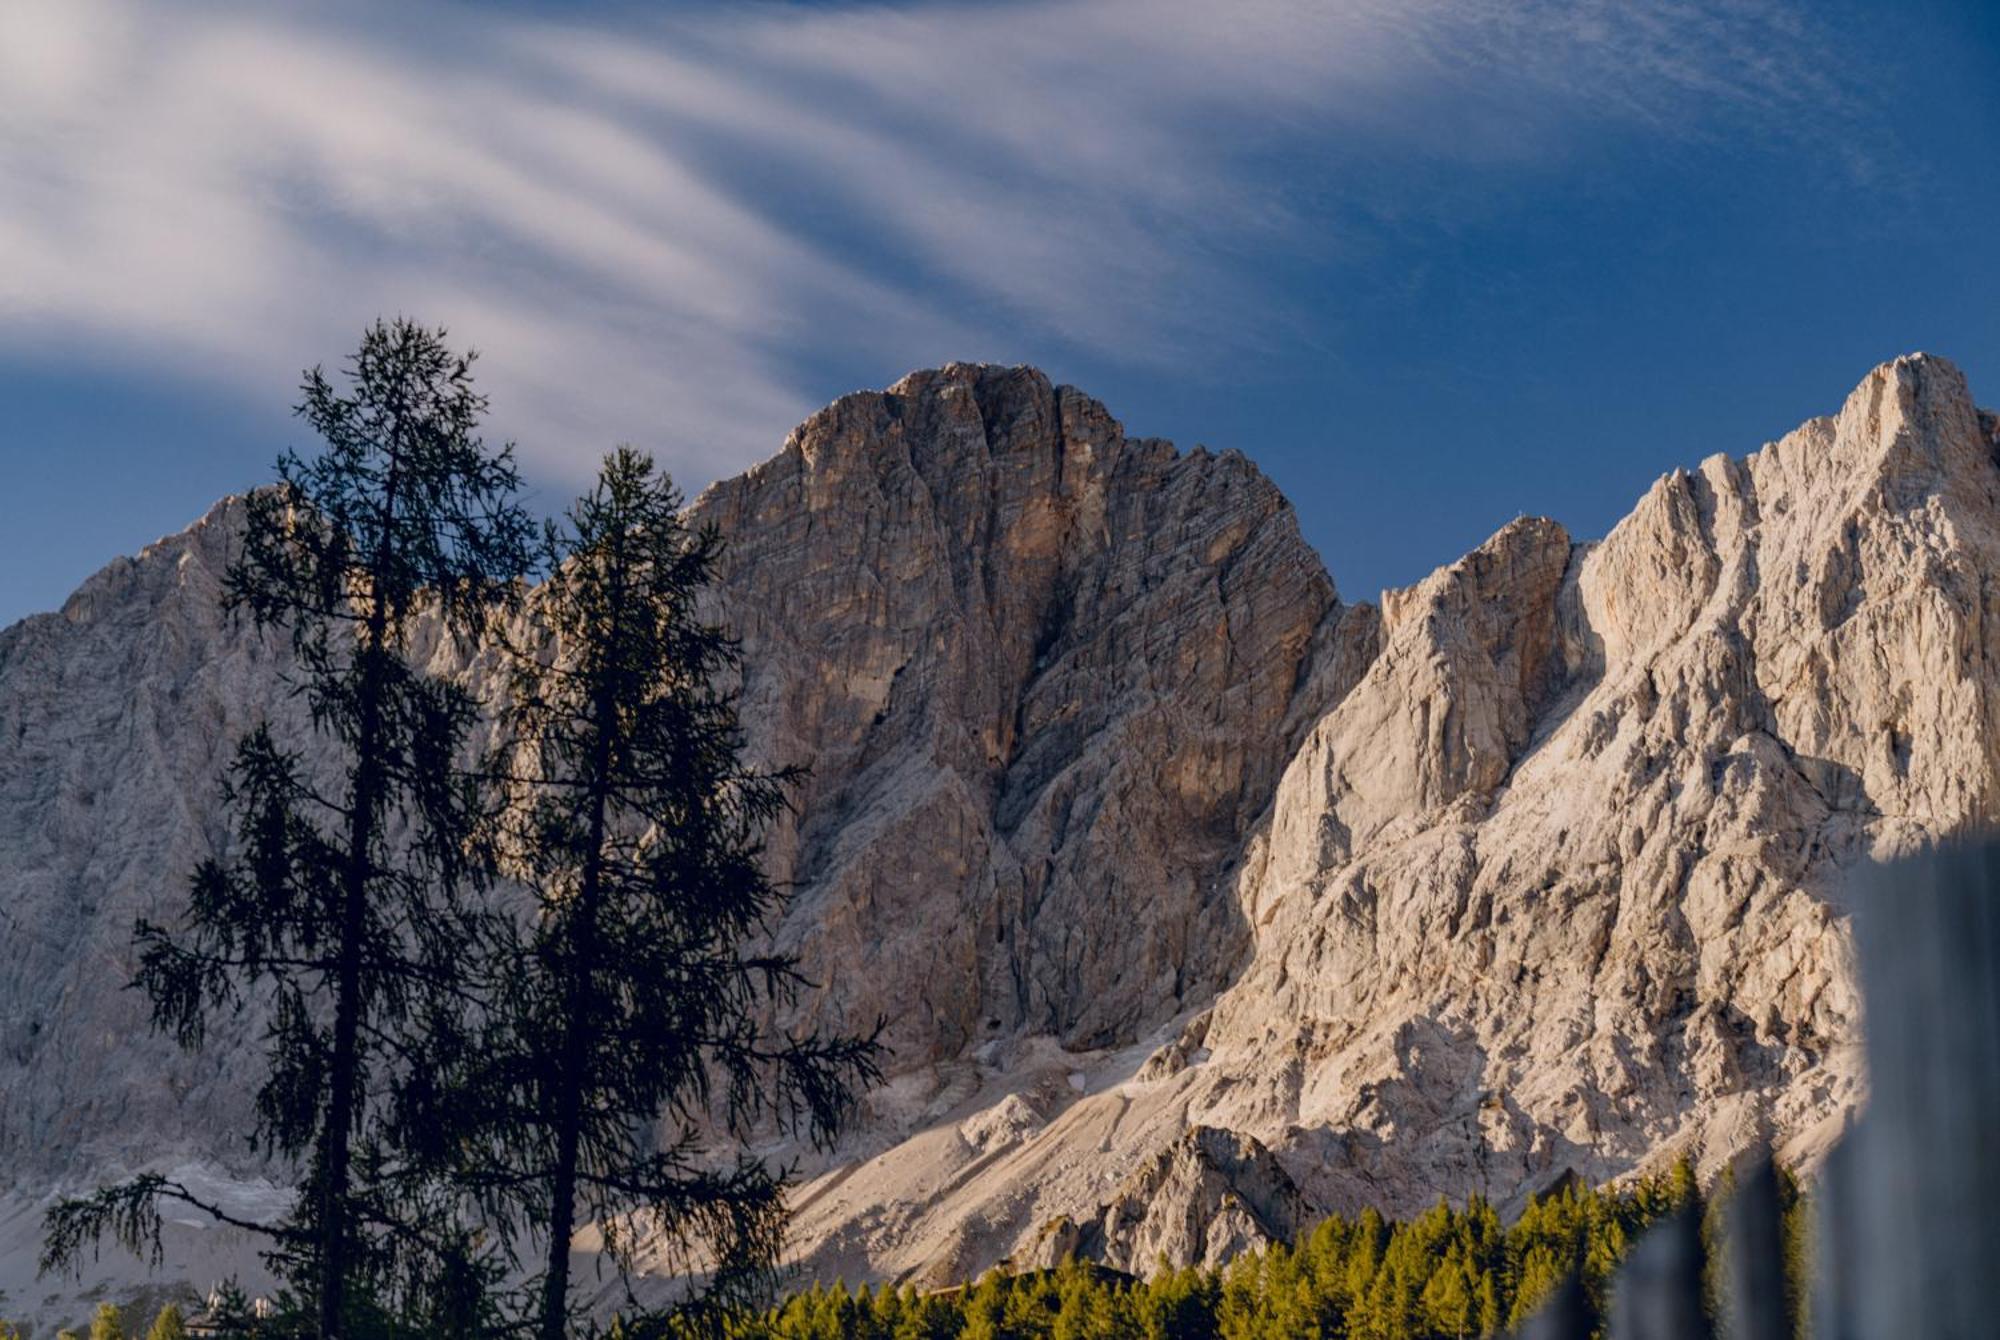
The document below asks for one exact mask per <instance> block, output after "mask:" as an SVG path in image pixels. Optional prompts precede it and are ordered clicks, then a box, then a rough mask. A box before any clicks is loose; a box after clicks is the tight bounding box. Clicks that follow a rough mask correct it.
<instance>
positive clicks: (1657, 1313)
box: [1610, 1204, 1789, 1340]
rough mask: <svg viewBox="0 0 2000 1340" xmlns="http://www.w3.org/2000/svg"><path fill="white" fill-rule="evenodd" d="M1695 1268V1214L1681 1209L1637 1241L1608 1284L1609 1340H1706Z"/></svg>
mask: <svg viewBox="0 0 2000 1340" xmlns="http://www.w3.org/2000/svg"><path fill="white" fill-rule="evenodd" d="M1701 1266H1702V1246H1701V1212H1700V1210H1699V1209H1697V1208H1696V1207H1695V1206H1694V1205H1692V1204H1689V1205H1683V1206H1682V1207H1681V1208H1680V1209H1678V1210H1676V1211H1675V1212H1674V1213H1673V1214H1672V1215H1671V1216H1669V1217H1668V1218H1666V1219H1663V1220H1661V1221H1660V1222H1659V1223H1657V1224H1655V1225H1654V1226H1653V1227H1652V1228H1651V1229H1649V1230H1648V1231H1647V1232H1646V1234H1645V1236H1644V1237H1642V1238H1640V1239H1639V1241H1638V1243H1637V1244H1636V1245H1634V1246H1633V1248H1632V1251H1631V1253H1630V1254H1629V1255H1628V1256H1626V1258H1625V1264H1624V1265H1623V1266H1622V1267H1621V1268H1620V1269H1619V1271H1618V1275H1617V1278H1616V1279H1614V1280H1613V1281H1612V1283H1611V1318H1610V1322H1611V1325H1610V1334H1611V1340H1710V1338H1711V1336H1712V1334H1713V1332H1712V1330H1711V1328H1710V1327H1709V1324H1708V1314H1707V1313H1705V1312H1703V1311H1702V1307H1701ZM1787 1340H1789V1337H1787Z"/></svg>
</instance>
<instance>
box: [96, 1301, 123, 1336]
mask: <svg viewBox="0 0 2000 1340" xmlns="http://www.w3.org/2000/svg"><path fill="white" fill-rule="evenodd" d="M90 1340H125V1316H124V1314H123V1313H121V1312H120V1311H119V1310H118V1309H117V1308H116V1307H114V1306H113V1305H112V1304H110V1303H99V1304H98V1305H97V1311H96V1312H93V1313H92V1314H91V1317H90Z"/></svg>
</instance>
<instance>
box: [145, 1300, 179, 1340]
mask: <svg viewBox="0 0 2000 1340" xmlns="http://www.w3.org/2000/svg"><path fill="white" fill-rule="evenodd" d="M187 1333H188V1332H187V1321H186V1320H185V1319H184V1318H183V1317H182V1316H181V1310H180V1307H179V1306H178V1305H177V1304H174V1303H168V1304H167V1305H166V1306H165V1307H163V1308H161V1309H160V1310H159V1312H158V1313H156V1314H155V1315H154V1317H153V1324H152V1325H151V1326H150V1327H148V1328H147V1330H146V1340H187Z"/></svg>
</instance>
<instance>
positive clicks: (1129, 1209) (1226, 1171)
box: [1013, 1126, 1306, 1272]
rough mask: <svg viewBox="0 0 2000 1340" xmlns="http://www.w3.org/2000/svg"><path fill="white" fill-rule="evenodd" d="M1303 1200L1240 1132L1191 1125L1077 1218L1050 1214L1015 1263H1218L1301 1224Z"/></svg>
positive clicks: (1286, 1237) (1128, 1266)
mask: <svg viewBox="0 0 2000 1340" xmlns="http://www.w3.org/2000/svg"><path fill="white" fill-rule="evenodd" d="M1304 1210H1305V1206H1304V1201H1303V1200H1302V1198H1301V1197H1300V1196H1299V1190H1298V1188H1297V1187H1296V1186H1294V1185H1293V1184H1292V1179H1291V1178H1290V1177H1289V1176H1287V1175H1286V1173H1285V1170H1284V1169H1283V1168H1282V1167H1281V1166H1279V1164H1278V1161H1277V1160H1276V1159H1275V1158H1273V1157H1272V1156H1271V1152H1270V1151H1269V1150H1267V1149H1265V1148H1264V1146H1263V1145H1261V1144H1259V1143H1258V1142H1257V1141H1256V1140H1254V1139H1252V1138H1250V1137H1249V1136H1247V1135H1242V1134H1239V1133H1237V1132H1235V1131H1222V1130H1217V1129H1215V1128H1214V1127H1212V1126H1196V1127H1193V1128H1191V1129H1189V1130H1188V1131H1187V1132H1186V1133H1185V1134H1183V1135H1182V1136H1181V1138H1180V1139H1178V1140H1176V1141H1174V1142H1173V1143H1172V1144H1170V1145H1168V1146H1167V1147H1166V1148H1165V1149H1162V1150H1161V1151H1160V1152H1159V1153H1158V1154H1156V1155H1154V1156H1153V1158H1152V1159H1151V1160H1150V1161H1149V1162H1147V1163H1145V1164H1143V1165H1142V1166H1141V1167H1140V1168H1138V1169H1137V1170H1136V1171H1135V1172H1133V1174H1132V1175H1131V1176H1130V1177H1127V1178H1126V1179H1125V1181H1124V1183H1123V1184H1121V1185H1120V1186H1119V1188H1118V1190H1117V1191H1115V1192H1114V1193H1113V1194H1112V1197H1111V1199H1110V1200H1109V1201H1108V1202H1106V1203H1105V1204H1103V1205H1100V1206H1098V1207H1097V1209H1096V1211H1095V1212H1094V1213H1092V1214H1091V1215H1090V1216H1089V1217H1088V1218H1086V1219H1084V1220H1083V1221H1081V1222H1079V1221H1077V1220H1075V1219H1071V1218H1069V1217H1068V1216H1067V1215H1064V1216H1061V1217H1059V1218H1056V1219H1053V1220H1051V1221H1050V1222H1049V1223H1048V1224H1046V1225H1044V1226H1043V1228H1042V1231H1041V1232H1040V1233H1039V1234H1037V1235H1036V1237H1035V1239H1034V1241H1033V1242H1032V1243H1030V1244H1029V1246H1028V1249H1027V1251H1026V1252H1025V1253H1024V1254H1023V1255H1022V1256H1021V1257H1020V1258H1017V1259H1016V1260H1015V1262H1014V1263H1013V1264H1014V1265H1016V1266H1017V1267H1020V1268H1030V1267H1039V1268H1046V1267H1050V1266H1055V1265H1058V1264H1060V1263H1061V1262H1062V1261H1064V1260H1065V1259H1067V1258H1069V1257H1078V1258H1080V1259H1083V1260H1089V1261H1099V1262H1102V1263H1103V1264H1105V1265H1109V1266H1113V1267H1116V1268H1118V1269H1120V1270H1127V1271H1133V1272H1144V1271H1149V1270H1152V1269H1154V1268H1156V1267H1157V1266H1158V1264H1159V1263H1160V1262H1161V1261H1170V1262H1174V1263H1176V1264H1193V1265H1203V1266H1217V1265H1221V1264H1222V1263H1224V1262H1226V1261H1228V1260H1230V1259H1231V1258H1233V1257H1235V1256H1237V1255H1239V1254H1240V1253H1242V1252H1246V1251H1252V1250H1255V1249H1257V1248H1261V1247H1268V1246H1270V1245H1271V1244H1273V1243H1277V1242H1289V1241H1291V1240H1292V1238H1293V1237H1294V1236H1295V1235H1296V1234H1297V1233H1298V1231H1299V1229H1300V1228H1302V1227H1305V1226H1306V1225H1305V1214H1304Z"/></svg>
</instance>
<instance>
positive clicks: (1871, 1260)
mask: <svg viewBox="0 0 2000 1340" xmlns="http://www.w3.org/2000/svg"><path fill="white" fill-rule="evenodd" d="M1855 895H1856V896H1855V903H1854V939H1855V947H1856V949H1857V951H1858V953H1859V956H1860V964H1861V988H1862V999H1863V1001H1864V1002H1865V1007H1866V1010H1867V1017H1866V1026H1865V1028H1864V1032H1865V1034H1866V1037H1867V1046H1868V1075H1869V1082H1868V1087H1869V1097H1868V1108H1867V1112H1866V1114H1865V1115H1864V1116H1863V1118H1862V1120H1861V1122H1860V1124H1859V1126H1858V1127H1857V1129H1856V1130H1855V1131H1854V1132H1853V1133H1852V1134H1851V1135H1850V1137H1849V1138H1850V1140H1851V1141H1853V1148H1852V1149H1851V1150H1849V1151H1848V1152H1847V1153H1848V1157H1847V1158H1846V1159H1845V1160H1844V1161H1843V1162H1842V1163H1841V1164H1838V1165H1836V1171H1838V1172H1839V1173H1841V1174H1842V1175H1844V1176H1845V1177H1846V1178H1847V1179H1848V1180H1847V1185H1845V1186H1844V1187H1840V1188H1837V1189H1836V1190H1835V1192H1834V1195H1833V1197H1832V1202H1833V1203H1834V1204H1837V1205H1838V1206H1839V1212H1840V1213H1841V1214H1842V1215H1843V1216H1845V1217H1846V1219H1847V1223H1846V1226H1845V1227H1844V1228H1841V1229H1840V1230H1839V1232H1840V1233H1841V1234H1842V1235H1843V1236H1844V1237H1845V1239H1846V1241H1845V1242H1844V1243H1843V1244H1842V1249H1843V1250H1844V1251H1845V1252H1846V1255H1845V1256H1844V1258H1843V1259H1840V1260H1838V1261H1837V1262H1829V1263H1828V1264H1829V1266H1836V1265H1837V1267H1838V1268H1840V1269H1842V1270H1843V1271H1845V1272H1846V1278H1844V1279H1842V1280H1839V1281H1836V1282H1835V1283H1834V1285H1833V1287H1832V1289H1831V1290H1830V1291H1829V1292H1830V1294H1831V1296H1832V1297H1833V1298H1834V1299H1835V1300H1837V1302H1836V1305H1838V1306H1845V1307H1849V1308H1851V1309H1852V1312H1851V1315H1850V1316H1849V1317H1848V1318H1847V1319H1844V1320H1843V1319H1838V1318H1829V1319H1828V1320H1830V1321H1832V1323H1833V1325H1834V1327H1835V1328H1838V1330H1837V1333H1852V1334H1856V1335H1863V1336H1900V1335H1907V1336H1924V1337H1930V1336H1938V1337H1945V1336H1975V1335H1990V1334H1993V1333H1994V1326H1995V1314H1994V1290H1995V1288H1996V1287H2000V846H1996V845H1994V844H1992V843H1977V844H1975V843H1961V844H1957V845H1950V846H1945V847H1941V848H1939V849H1937V850H1935V851H1932V852H1928V853H1926V854H1924V855H1921V856H1917V857H1914V858H1911V859H1908V860H1903V861H1897V862H1894V863H1893V864H1889V865H1884V866H1879V867H1875V868H1873V869H1869V870H1865V871H1863V872H1861V873H1860V874H1859V875H1858V876H1857V878H1856V880H1855Z"/></svg>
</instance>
